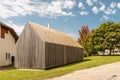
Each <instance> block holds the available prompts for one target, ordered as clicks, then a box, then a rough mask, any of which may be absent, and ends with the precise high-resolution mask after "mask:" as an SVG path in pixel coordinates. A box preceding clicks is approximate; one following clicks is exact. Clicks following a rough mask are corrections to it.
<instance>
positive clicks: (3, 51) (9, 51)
mask: <svg viewBox="0 0 120 80" xmlns="http://www.w3.org/2000/svg"><path fill="white" fill-rule="evenodd" d="M17 39H18V35H17V34H16V32H15V31H14V30H13V29H12V28H11V27H9V26H7V25H5V24H4V23H1V22H0V66H6V65H10V64H12V61H14V60H15V59H14V55H15V43H16V41H17Z"/></svg>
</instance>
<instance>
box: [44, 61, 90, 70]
mask: <svg viewBox="0 0 120 80" xmlns="http://www.w3.org/2000/svg"><path fill="white" fill-rule="evenodd" d="M88 61H91V59H83V60H82V61H79V62H73V63H68V64H65V65H61V66H56V67H52V68H48V69H46V70H52V69H57V68H63V67H70V66H73V65H77V64H80V63H82V62H88Z"/></svg>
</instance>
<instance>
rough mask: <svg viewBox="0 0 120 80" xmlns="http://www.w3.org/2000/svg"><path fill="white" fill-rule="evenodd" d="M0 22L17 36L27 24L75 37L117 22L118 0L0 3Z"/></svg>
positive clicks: (9, 0) (119, 15) (0, 0)
mask: <svg viewBox="0 0 120 80" xmlns="http://www.w3.org/2000/svg"><path fill="white" fill-rule="evenodd" d="M0 10H1V12H0V21H1V22H4V23H6V24H8V25H9V26H11V27H13V28H14V29H15V30H16V32H17V33H18V34H20V33H21V32H22V30H23V28H24V26H25V24H26V23H27V22H28V21H32V22H35V23H38V24H40V25H43V26H47V24H48V22H50V23H51V28H52V29H55V30H58V31H60V32H64V33H67V34H69V35H71V36H72V37H74V38H75V39H76V40H77V38H78V36H79V35H78V30H79V29H80V27H81V26H82V25H88V26H89V28H90V30H92V29H95V28H97V27H98V26H99V25H100V24H101V23H103V22H106V21H115V22H120V1H119V0H0Z"/></svg>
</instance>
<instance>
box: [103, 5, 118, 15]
mask: <svg viewBox="0 0 120 80" xmlns="http://www.w3.org/2000/svg"><path fill="white" fill-rule="evenodd" d="M116 11H117V10H116V9H111V8H109V7H108V8H107V9H106V10H105V11H104V13H105V14H107V15H111V14H115V13H116Z"/></svg>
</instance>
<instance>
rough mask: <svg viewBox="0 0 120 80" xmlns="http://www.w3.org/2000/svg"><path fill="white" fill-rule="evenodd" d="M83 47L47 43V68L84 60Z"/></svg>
mask: <svg viewBox="0 0 120 80" xmlns="http://www.w3.org/2000/svg"><path fill="white" fill-rule="evenodd" d="M82 53H83V49H81V48H78V47H72V46H66V45H60V44H54V43H48V42H46V43H45V68H46V69H47V68H52V67H56V66H61V65H65V64H69V63H73V62H78V61H82V59H83V54H82Z"/></svg>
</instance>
